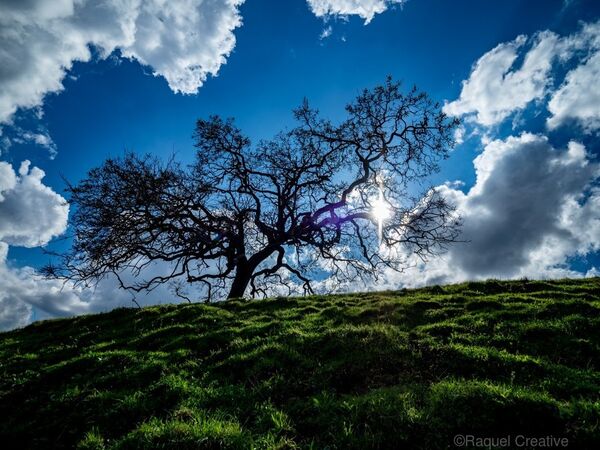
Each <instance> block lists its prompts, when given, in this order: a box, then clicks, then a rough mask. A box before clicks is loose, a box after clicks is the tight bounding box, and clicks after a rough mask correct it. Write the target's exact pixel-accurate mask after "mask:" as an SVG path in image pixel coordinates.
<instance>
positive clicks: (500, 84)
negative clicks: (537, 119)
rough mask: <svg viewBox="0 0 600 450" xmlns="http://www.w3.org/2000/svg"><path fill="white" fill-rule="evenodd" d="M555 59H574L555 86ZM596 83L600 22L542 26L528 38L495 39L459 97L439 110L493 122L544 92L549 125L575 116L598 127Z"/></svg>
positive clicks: (589, 128) (539, 98)
mask: <svg viewBox="0 0 600 450" xmlns="http://www.w3.org/2000/svg"><path fill="white" fill-rule="evenodd" d="M529 44H531V45H529ZM526 50H527V51H526ZM521 57H522V58H523V62H522V63H519V61H520V58H521ZM558 63H560V64H571V63H574V64H575V67H574V68H572V69H571V70H570V71H569V72H568V73H567V75H566V77H565V79H564V81H563V82H562V84H561V85H560V86H559V87H558V88H556V87H555V83H554V80H553V77H552V74H553V68H554V67H555V66H556V65H557V64H558ZM598 84H600V22H596V23H591V24H586V25H584V26H583V27H582V29H581V30H580V31H578V32H576V33H573V34H571V35H569V36H565V37H559V36H558V35H556V34H555V33H552V32H551V31H542V32H539V33H537V34H535V35H534V36H533V38H531V39H527V37H526V36H519V37H517V38H516V39H515V40H514V41H511V42H506V43H502V44H499V45H498V46H496V47H495V48H494V49H492V50H490V51H489V52H487V53H486V54H484V55H483V56H482V57H481V58H479V60H478V61H477V62H476V63H475V64H474V66H473V68H472V70H471V74H470V76H469V78H468V79H467V80H465V81H463V84H462V90H461V93H460V96H459V98H458V99H457V100H455V101H452V102H450V103H447V104H446V105H445V106H444V111H445V112H446V113H448V114H450V115H454V116H466V117H468V118H469V119H470V120H473V121H475V122H476V123H478V124H480V125H483V126H492V125H496V124H499V123H500V122H502V121H503V120H505V119H506V118H508V117H509V116H511V115H512V114H514V113H515V112H519V111H522V110H523V109H525V108H526V107H527V106H528V105H529V104H531V103H532V102H534V101H538V102H540V103H545V100H546V99H547V98H548V97H549V98H550V99H549V102H548V104H547V108H548V111H549V112H550V113H551V116H550V117H549V118H548V122H547V124H548V127H549V128H550V129H553V128H556V127H558V126H559V125H562V124H563V123H565V122H567V121H573V120H575V121H579V123H580V124H581V126H582V127H583V128H584V130H585V131H588V132H590V131H593V130H596V129H598V128H600V93H598V89H597V88H596V86H597V85H598Z"/></svg>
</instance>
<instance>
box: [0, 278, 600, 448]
mask: <svg viewBox="0 0 600 450" xmlns="http://www.w3.org/2000/svg"><path fill="white" fill-rule="evenodd" d="M0 362H1V366H0V418H1V419H0V442H1V444H0V445H1V446H2V448H4V449H7V448H31V449H35V448H40V449H42V448H43V449H50V448H84V449H100V448H110V449H113V448H114V449H161V448H178V449H196V448H202V449H204V448H206V449H217V448H236V449H237V448H244V449H250V448H313V449H322V448H331V449H334V448H340V449H342V448H343V449H346V448H356V449H366V448H417V449H419V448H421V449H435V448H454V445H453V436H454V435H456V434H459V433H460V434H472V435H475V436H479V437H490V436H505V435H506V434H507V433H510V434H512V435H513V437H514V436H515V435H517V434H524V435H527V436H537V437H539V436H546V435H553V436H555V437H557V438H560V437H567V438H568V439H569V448H573V449H575V448H577V449H585V448H600V447H599V445H600V371H599V370H600V279H598V278H595V279H587V280H561V281H554V282H540V281H513V282H496V281H489V282H485V283H465V284H461V285H453V286H445V287H439V286H436V287H432V288H425V289H419V290H410V291H400V292H385V293H371V294H369V293H365V294H356V295H338V296H315V297H309V298H278V299H271V300H262V301H251V302H242V301H232V302H227V303H222V304H218V305H202V304H192V305H178V306H174V305H169V306H156V307H150V308H144V309H118V310H114V311H112V312H110V313H107V314H98V315H90V316H84V317H77V318H74V319H63V320H52V321H45V322H39V323H34V324H32V325H30V326H28V327H26V328H24V329H22V330H17V331H13V332H9V333H3V334H0Z"/></svg>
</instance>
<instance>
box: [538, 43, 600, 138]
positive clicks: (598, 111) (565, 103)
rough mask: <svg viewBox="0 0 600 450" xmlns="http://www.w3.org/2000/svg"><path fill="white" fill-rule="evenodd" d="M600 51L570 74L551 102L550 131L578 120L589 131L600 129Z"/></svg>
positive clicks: (549, 106)
mask: <svg viewBox="0 0 600 450" xmlns="http://www.w3.org/2000/svg"><path fill="white" fill-rule="evenodd" d="M598 86H600V51H599V52H596V53H595V54H594V55H592V56H591V57H590V58H589V59H588V60H587V61H586V62H585V63H584V64H582V65H580V66H578V67H577V68H575V69H573V70H572V71H570V72H569V73H568V74H567V76H566V78H565V82H564V83H563V85H562V86H561V87H560V88H559V89H558V90H557V91H556V92H555V93H554V94H553V96H552V98H551V99H550V102H549V103H548V110H549V111H550V113H551V114H552V116H551V117H549V118H548V121H547V124H548V128H550V129H554V128H556V127H558V126H560V125H562V124H564V123H566V122H568V121H577V122H578V123H579V124H580V125H581V126H582V127H583V129H584V130H585V131H587V132H592V131H594V130H597V129H600V89H599V88H598Z"/></svg>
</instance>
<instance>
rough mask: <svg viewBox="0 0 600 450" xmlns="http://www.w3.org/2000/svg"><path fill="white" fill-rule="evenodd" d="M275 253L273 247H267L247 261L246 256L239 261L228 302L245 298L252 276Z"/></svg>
mask: <svg viewBox="0 0 600 450" xmlns="http://www.w3.org/2000/svg"><path fill="white" fill-rule="evenodd" d="M274 251H275V249H274V248H273V247H267V248H264V249H262V250H261V251H259V252H258V253H256V254H254V255H252V257H251V258H249V259H246V257H245V256H242V257H241V258H240V259H239V261H238V264H237V269H236V271H235V278H234V279H233V283H232V284H231V289H230V290H229V294H228V295H227V299H228V300H229V299H231V298H242V297H243V296H244V292H246V288H247V287H248V284H249V283H250V280H251V279H252V274H253V273H254V271H255V270H256V268H257V267H258V266H259V265H260V263H262V262H263V261H264V260H265V259H267V258H268V257H269V255H271V253H273V252H274Z"/></svg>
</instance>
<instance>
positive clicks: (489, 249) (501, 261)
mask: <svg viewBox="0 0 600 450" xmlns="http://www.w3.org/2000/svg"><path fill="white" fill-rule="evenodd" d="M474 165H475V171H476V176H477V178H476V181H475V184H474V185H473V186H472V187H471V189H469V190H468V191H467V192H466V193H465V192H463V191H462V190H460V189H459V188H458V187H459V186H457V185H455V184H450V183H449V184H446V185H443V186H440V187H439V188H438V189H439V190H440V192H441V193H442V194H443V195H444V196H445V197H446V198H448V199H449V200H450V201H451V202H453V203H454V204H455V205H456V206H457V209H458V213H459V214H460V215H461V216H462V219H463V221H464V224H463V234H462V239H463V240H465V241H466V242H464V243H457V244H455V245H453V246H452V247H451V248H450V250H449V252H448V253H447V254H445V255H444V256H443V257H441V258H439V259H432V260H431V261H429V262H427V263H423V262H420V261H416V260H415V261H414V263H415V266H414V267H412V268H411V269H409V270H407V271H406V272H405V273H403V274H399V275H398V274H392V273H388V274H387V276H386V277H384V284H385V285H386V286H385V287H389V288H397V287H398V285H404V286H415V285H423V284H432V283H448V282H458V281H464V280H472V279H486V278H518V277H524V276H526V277H530V278H554V277H565V276H582V275H584V274H583V273H579V272H576V271H574V270H572V269H571V268H570V267H569V265H568V259H569V258H570V257H574V256H583V255H586V254H588V253H590V252H594V251H598V250H600V189H599V188H598V187H594V182H597V180H598V178H599V177H600V164H598V163H596V162H593V161H592V160H591V159H590V157H589V155H588V153H587V152H586V149H585V147H584V146H583V145H581V144H579V143H577V142H574V141H571V142H570V143H569V144H568V146H567V148H566V149H556V148H554V147H553V146H552V145H551V144H550V142H549V141H548V139H547V138H546V137H545V136H541V135H534V134H529V133H524V134H522V135H521V136H518V137H514V136H511V137H508V138H507V139H505V140H495V141H492V142H490V143H489V144H488V145H487V146H486V147H485V150H484V151H483V152H482V153H481V154H480V155H479V156H478V157H477V158H476V159H475V161H474ZM590 273H592V272H590Z"/></svg>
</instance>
